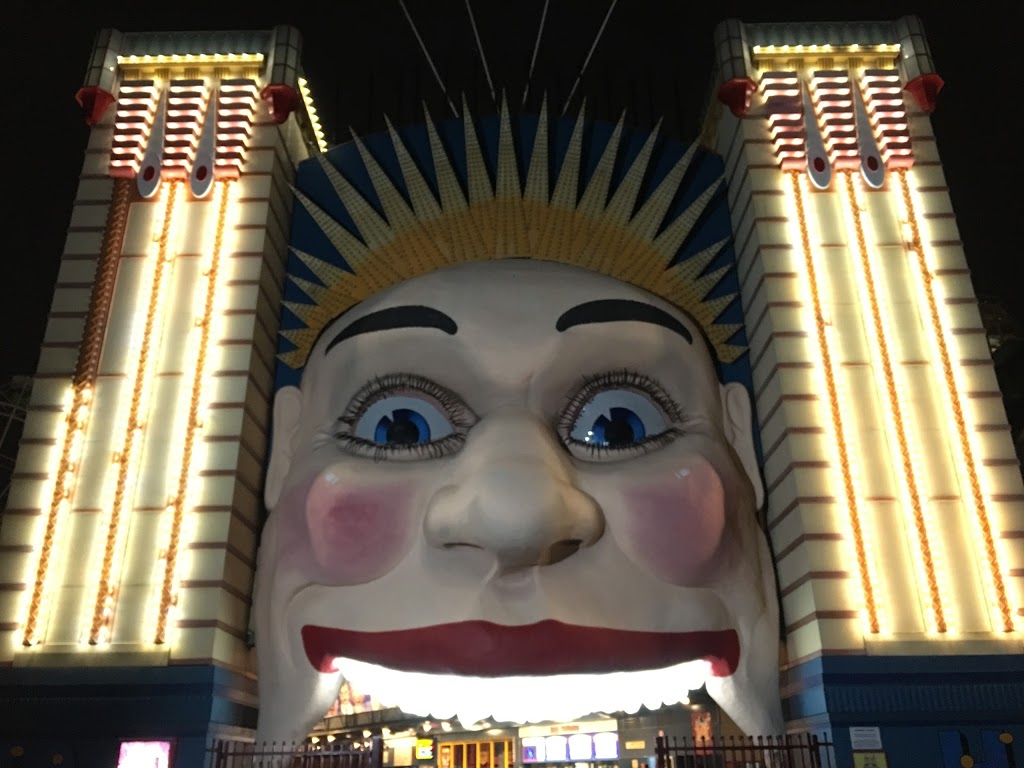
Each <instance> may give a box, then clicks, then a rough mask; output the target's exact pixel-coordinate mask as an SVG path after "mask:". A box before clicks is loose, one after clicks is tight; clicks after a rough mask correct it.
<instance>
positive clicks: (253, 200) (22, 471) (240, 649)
mask: <svg viewBox="0 0 1024 768" xmlns="http://www.w3.org/2000/svg"><path fill="white" fill-rule="evenodd" d="M112 113H113V110H110V112H108V115H107V117H106V120H105V121H104V123H103V124H102V125H99V126H97V127H96V128H94V129H93V131H92V133H91V135H90V142H89V148H88V150H87V154H86V159H85V164H84V168H83V176H82V180H81V182H80V186H79V192H78V197H77V199H76V203H75V208H74V211H73V214H72V223H71V227H70V229H69V235H68V239H67V244H66V247H65V253H64V256H63V258H62V261H61V267H60V271H59V276H58V280H57V285H56V287H55V295H54V301H53V305H52V308H51V317H50V322H49V325H48V328H47V332H46V337H45V340H44V346H43V350H42V353H41V357H40V364H39V372H38V375H37V379H36V382H35V387H34V390H33V395H32V399H31V402H30V409H29V416H28V418H27V422H26V426H25V432H24V438H23V445H22V448H21V450H20V452H19V457H18V464H17V467H16V470H15V477H14V482H13V485H12V489H11V495H10V501H9V510H8V512H7V514H6V516H5V525H4V527H3V532H2V534H0V535H2V539H0V555H2V556H0V663H7V664H10V663H15V664H66V663H72V664H76V663H82V664H95V663H150V664H151V663H158V664H165V663H210V662H213V663H217V664H221V665H224V666H229V667H232V668H236V669H240V670H248V669H249V666H250V665H249V652H248V650H247V648H246V646H245V633H246V628H247V625H248V610H249V606H248V603H249V596H250V592H251V586H252V577H253V568H254V563H255V553H256V546H257V540H258V531H259V526H260V523H261V517H262V513H261V508H262V507H261V505H262V502H261V499H260V493H261V488H262V465H263V459H264V454H265V450H266V439H267V431H268V419H269V410H270V398H271V393H272V391H273V370H274V359H275V352H276V336H277V327H278V321H279V307H280V298H281V291H282V286H283V281H284V262H285V259H286V254H287V228H288V224H289V220H290V210H291V192H290V189H289V184H290V183H291V181H292V180H293V177H294V168H295V165H296V164H297V163H298V162H300V161H301V160H302V159H304V158H305V157H306V154H307V150H306V148H305V145H304V142H303V141H302V137H301V135H300V131H299V129H298V127H297V125H296V121H295V118H294V117H292V118H290V119H289V120H288V121H287V122H286V123H285V124H283V125H280V126H278V125H276V124H274V123H273V122H272V121H271V120H270V117H269V114H268V113H267V111H266V106H265V105H263V104H260V105H259V107H258V112H257V123H256V125H255V126H254V133H253V137H252V140H251V143H250V146H249V150H248V158H247V162H246V165H245V166H244V172H243V174H242V177H241V179H239V180H238V181H237V182H231V183H229V187H230V189H231V192H230V195H231V201H232V202H231V204H230V205H229V206H228V209H227V216H226V222H225V223H226V226H225V228H224V234H223V247H222V250H221V266H220V276H219V280H218V285H219V286H220V288H219V294H218V297H219V300H220V304H219V306H220V308H221V310H222V311H220V312H219V313H218V314H219V315H220V317H219V320H216V319H215V324H214V333H213V335H212V336H211V341H210V347H209V348H210V356H209V362H208V364H207V368H206V377H205V378H206V386H207V387H210V388H211V395H210V397H209V398H207V400H208V409H207V410H208V415H207V416H206V417H205V418H204V419H203V424H202V431H201V433H200V436H199V438H198V443H199V445H198V449H197V451H196V453H195V454H194V456H195V457H196V460H197V461H199V462H200V464H199V465H197V466H196V467H194V468H193V470H192V477H193V480H192V482H193V483H197V484H198V489H197V490H196V491H195V495H194V497H193V502H194V505H193V507H192V508H191V509H190V510H189V511H187V512H186V515H185V518H186V525H185V528H184V531H183V536H182V546H181V556H182V557H183V560H182V562H181V566H180V570H179V573H180V574H181V581H180V593H179V596H178V604H177V605H178V608H177V610H178V615H177V621H176V622H174V624H176V626H174V627H173V628H172V631H171V633H170V635H169V637H168V642H167V643H165V644H163V645H156V644H154V642H153V637H154V635H153V627H154V616H155V611H156V608H157V607H158V606H159V599H160V592H161V587H162V584H163V566H162V563H161V562H159V560H160V557H161V555H162V552H163V551H164V550H165V549H166V545H167V543H168V540H169V539H168V536H169V520H170V515H171V513H170V511H169V510H168V509H167V505H168V499H169V498H170V497H172V496H173V495H174V494H175V492H176V488H177V484H178V476H179V474H180V471H181V464H182V461H181V456H182V446H183V432H184V430H183V424H184V423H186V422H185V421H184V420H183V413H182V411H183V409H184V410H185V412H186V414H185V415H187V408H188V405H189V403H190V398H191V389H192V379H193V370H194V360H193V359H192V357H191V352H192V347H191V346H190V345H194V344H196V343H197V339H198V332H197V331H196V328H195V319H196V316H197V312H199V310H201V308H202V306H203V305H202V302H203V300H204V299H205V287H204V281H203V280H202V276H201V271H202V269H203V265H204V264H205V263H206V262H208V259H209V255H210V252H211V249H212V247H213V234H214V231H215V229H216V226H215V225H216V219H217V216H218V209H217V204H216V202H215V201H216V199H217V198H216V195H215V194H214V195H211V196H210V197H208V198H206V199H204V200H202V201H198V200H191V199H189V195H188V194H187V192H186V191H185V188H184V186H182V187H180V188H179V189H178V203H177V204H176V206H175V224H176V227H175V228H176V236H174V237H173V238H172V241H171V242H169V243H168V249H167V251H168V257H169V258H171V261H170V262H168V263H167V265H166V270H165V273H166V279H165V281H164V288H163V290H164V291H165V311H164V313H163V322H162V324H161V326H162V327H155V331H154V341H153V353H154V354H156V356H157V362H156V366H155V370H154V371H153V373H154V376H153V377H152V396H151V399H150V405H149V408H148V409H147V412H146V413H145V414H144V416H143V419H144V432H143V435H142V438H141V443H140V444H139V446H138V448H137V449H136V450H137V452H138V454H139V457H140V462H141V463H140V466H139V471H138V482H136V483H134V485H133V487H132V488H131V489H130V491H129V493H130V503H129V504H128V507H127V517H126V519H125V520H124V526H123V529H124V530H123V538H122V544H121V546H120V547H118V548H117V561H116V563H117V567H116V568H115V572H114V574H112V578H113V580H114V581H115V582H116V583H117V585H118V596H117V600H116V605H115V609H114V616H113V622H112V626H111V628H110V629H111V634H110V642H109V643H100V644H98V645H89V644H86V643H83V642H82V641H83V639H85V638H87V637H88V630H89V626H90V623H91V619H92V615H93V606H94V604H95V599H96V584H97V582H96V573H97V568H98V564H99V562H101V560H102V554H103V550H104V542H105V541H106V539H107V530H106V523H107V517H106V514H105V513H108V512H109V507H110V503H109V493H110V491H109V486H110V478H111V473H112V471H114V470H112V468H111V458H112V455H113V453H114V452H115V451H117V450H118V446H119V445H121V444H122V443H123V439H124V438H123V434H121V433H116V434H115V432H117V430H116V429H115V425H116V424H117V414H118V413H121V414H122V422H123V412H124V403H125V401H126V398H130V396H131V394H132V392H131V389H132V386H133V381H134V376H135V370H136V363H137V360H136V359H135V358H134V357H133V354H132V353H131V352H129V338H130V336H131V333H130V328H131V323H132V318H133V317H134V316H135V314H136V313H138V312H140V311H145V309H146V306H147V304H148V299H149V295H148V289H147V286H146V285H141V284H140V281H141V280H142V279H143V278H144V277H145V274H146V271H145V267H146V265H147V264H149V263H152V262H151V260H152V259H153V258H154V244H153V243H154V236H155V234H157V233H155V232H154V226H155V225H157V224H158V223H159V217H160V214H161V207H162V206H163V203H162V202H161V199H160V198H157V199H156V201H155V202H150V201H136V202H134V203H132V204H131V207H130V210H129V213H128V221H127V228H126V233H125V237H124V241H123V246H122V248H121V251H120V256H119V261H118V270H117V280H116V284H115V289H114V295H113V302H112V307H111V314H110V318H109V322H108V327H107V331H106V334H105V338H104V342H103V351H102V356H101V359H100V364H99V378H98V380H97V381H96V384H95V386H94V387H93V392H94V395H93V403H92V408H91V416H90V421H89V428H88V431H87V433H86V443H85V450H84V453H83V457H82V461H81V466H80V468H79V471H78V479H77V483H76V487H75V493H74V496H73V503H72V505H71V509H70V511H69V513H68V514H67V515H66V519H64V520H63V521H62V525H61V535H60V536H59V537H58V540H57V548H56V550H55V557H54V559H53V565H52V571H53V575H52V577H51V581H50V582H49V583H50V584H51V585H52V589H51V590H50V594H49V598H50V600H49V606H50V610H49V611H48V613H47V615H46V623H45V626H44V627H42V628H41V630H40V636H41V642H40V643H39V644H38V645H36V646H33V647H32V648H25V647H24V646H22V644H21V633H20V632H19V629H20V628H21V627H22V626H23V623H24V617H25V612H26V596H27V594H28V592H29V591H30V590H31V588H32V583H33V582H34V580H35V568H36V564H37V562H38V556H39V555H38V553H39V544H40V541H41V535H42V529H43V526H45V521H46V517H47V515H48V513H49V508H50V494H52V487H53V485H52V475H53V467H54V462H55V461H56V457H57V455H58V451H59V448H58V447H57V443H58V442H59V441H58V439H57V438H59V436H60V430H61V425H62V424H63V423H64V415H63V413H62V410H63V407H64V406H63V403H64V402H65V395H66V393H67V391H68V390H69V388H70V387H71V385H72V376H73V374H74V371H75V366H76V361H77V358H78V352H79V347H80V346H81V341H82V334H83V330H84V324H85V315H86V311H87V309H88V304H89V298H90V295H91V292H92V288H93V287H94V286H93V279H94V273H95V269H96V262H97V258H98V255H99V252H100V248H101V245H102V240H103V232H104V229H105V225H106V221H107V211H108V209H109V207H110V202H111V194H112V193H111V190H112V185H113V181H112V180H111V179H109V178H108V177H107V163H108V160H109V149H110V142H111V134H112ZM147 260H150V261H147ZM140 288H142V289H143V290H140ZM200 314H201V313H200ZM190 366H191V367H190ZM122 426H123V423H122Z"/></svg>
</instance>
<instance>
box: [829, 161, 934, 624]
mask: <svg viewBox="0 0 1024 768" xmlns="http://www.w3.org/2000/svg"><path fill="white" fill-rule="evenodd" d="M841 179H842V181H841V189H840V190H839V197H840V205H841V206H842V208H843V213H844V217H845V218H846V220H847V227H848V229H849V230H850V231H851V232H852V234H853V235H854V240H855V243H854V244H853V246H854V249H855V250H856V253H854V254H853V261H854V264H855V266H856V267H858V268H859V275H858V278H859V279H857V280H856V283H857V286H858V288H859V290H860V293H861V305H862V306H864V307H866V308H867V309H868V310H869V316H870V320H871V326H870V328H869V329H868V341H869V344H868V346H869V347H870V348H871V349H872V351H873V352H874V353H875V354H874V357H875V358H876V359H875V360H874V361H872V366H871V367H872V370H873V371H874V373H875V378H876V384H877V387H878V390H879V392H884V393H885V395H886V398H887V400H888V402H889V418H888V419H883V421H884V422H885V424H886V425H887V427H888V429H887V431H888V433H889V437H890V440H891V441H893V443H894V444H895V446H894V447H896V448H897V449H898V451H899V461H900V465H901V466H902V469H903V473H902V474H903V478H902V482H901V480H900V478H899V477H898V475H899V473H897V480H896V483H897V485H898V486H899V488H900V491H901V496H902V497H903V498H902V506H903V507H904V512H905V513H907V514H908V515H909V520H908V523H909V524H910V526H911V527H912V528H913V529H914V531H915V533H916V550H917V551H916V554H917V556H918V557H916V558H915V559H916V560H917V564H918V567H919V568H920V569H921V573H920V575H921V576H923V580H924V583H925V586H926V588H927V590H928V597H929V602H930V606H931V621H930V622H929V624H930V628H931V629H932V630H933V631H935V632H940V633H942V632H946V631H948V629H949V626H948V623H947V617H946V611H945V608H944V606H943V598H942V593H941V590H940V588H939V580H938V576H937V574H936V571H937V569H936V563H935V559H936V553H935V552H934V551H933V549H932V544H931V537H930V536H929V532H928V525H927V521H926V520H925V514H924V503H923V501H922V499H921V489H920V483H919V482H918V478H917V469H916V463H917V461H918V459H917V458H916V457H915V456H914V455H913V451H912V449H911V445H910V439H909V438H908V436H907V432H908V429H907V427H908V424H909V416H908V415H907V414H905V413H904V412H903V406H902V404H901V402H900V401H901V397H900V391H901V390H902V389H904V388H903V387H900V386H899V385H898V384H897V380H896V379H897V374H896V372H895V370H894V368H893V362H892V357H891V355H890V354H889V342H888V338H889V333H890V328H891V324H888V325H887V324H886V322H885V321H884V319H883V309H882V304H881V302H880V301H879V290H878V282H879V280H880V275H876V273H875V269H873V268H872V265H871V256H870V254H869V251H868V244H867V240H866V238H865V235H864V222H863V219H862V215H861V204H860V201H859V199H858V197H857V191H856V188H855V184H854V180H853V174H852V172H850V171H843V172H842V173H841ZM872 340H873V341H874V343H871V342H872ZM911 538H912V540H913V539H914V537H911Z"/></svg>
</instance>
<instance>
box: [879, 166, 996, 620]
mask: <svg viewBox="0 0 1024 768" xmlns="http://www.w3.org/2000/svg"><path fill="white" fill-rule="evenodd" d="M896 178H897V179H899V184H900V192H901V194H902V195H903V205H904V206H905V207H906V210H907V220H908V222H909V224H910V235H911V242H910V245H911V247H912V248H913V250H914V253H915V254H916V256H917V258H916V262H917V263H916V265H915V266H916V267H917V269H918V271H919V273H920V275H921V282H922V284H923V285H924V287H925V295H926V297H927V300H928V314H929V316H930V318H931V321H932V326H933V328H934V330H935V334H934V337H935V341H936V344H937V346H938V350H939V360H940V363H941V365H942V376H943V379H944V380H945V384H946V388H947V391H948V393H949V402H950V406H951V407H952V409H953V420H954V421H955V422H956V431H957V436H958V437H959V440H960V450H961V452H962V453H963V458H964V465H965V467H966V470H967V477H968V479H969V481H970V485H971V496H972V497H973V499H974V511H975V514H976V515H977V517H978V524H979V526H980V527H981V536H982V545H983V546H984V548H985V557H986V559H987V561H988V568H989V573H990V575H991V577H992V584H993V586H994V587H995V592H996V601H997V603H998V605H999V613H1000V615H1001V617H1002V619H1003V631H1004V632H1013V631H1014V622H1013V612H1012V611H1011V609H1010V601H1009V599H1008V598H1007V595H1006V585H1005V584H1004V582H1003V574H1002V571H1001V569H1000V567H999V557H998V555H997V553H996V545H995V539H994V537H993V536H992V526H991V524H990V523H989V518H988V511H987V509H986V505H985V496H984V494H983V493H982V490H981V480H980V478H979V477H978V469H977V463H976V461H975V458H974V451H973V450H972V449H971V441H970V437H969V435H968V434H967V420H966V419H965V418H964V410H963V405H962V401H961V399H960V393H959V391H958V389H957V384H956V378H955V376H954V374H953V362H952V359H951V358H950V354H949V347H948V346H947V344H946V329H945V327H944V326H943V323H942V320H941V316H940V314H939V305H938V302H937V301H936V299H935V289H934V287H933V285H932V280H933V279H934V278H933V276H932V273H931V271H930V270H929V269H928V264H927V261H926V260H925V254H924V243H923V241H922V240H921V229H920V226H919V225H918V221H917V212H916V210H915V208H914V200H913V196H912V195H911V194H910V182H909V180H908V179H907V173H906V171H905V170H899V171H897V172H896Z"/></svg>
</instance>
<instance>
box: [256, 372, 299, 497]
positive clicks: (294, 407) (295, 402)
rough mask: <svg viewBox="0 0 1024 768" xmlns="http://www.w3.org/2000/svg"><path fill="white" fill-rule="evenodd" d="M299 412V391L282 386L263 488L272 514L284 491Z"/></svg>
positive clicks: (274, 419) (296, 431)
mask: <svg viewBox="0 0 1024 768" xmlns="http://www.w3.org/2000/svg"><path fill="white" fill-rule="evenodd" d="M301 413H302V392H301V391H300V390H299V388H298V387H282V388H281V389H279V390H278V392H277V395H276V396H275V397H274V418H273V434H272V437H271V442H270V464H269V465H268V466H267V480H266V485H265V486H264V489H263V500H264V502H266V505H267V509H269V510H271V511H273V510H274V507H276V506H277V502H278V500H279V499H280V498H281V491H283V490H284V479H285V478H286V477H287V476H288V470H289V469H290V468H291V465H292V453H293V452H294V450H295V436H296V434H297V433H298V429H299V416H300V415H301Z"/></svg>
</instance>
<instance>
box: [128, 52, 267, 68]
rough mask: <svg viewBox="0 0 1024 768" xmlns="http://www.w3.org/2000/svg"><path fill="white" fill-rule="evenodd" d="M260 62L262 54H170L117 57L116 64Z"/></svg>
mask: <svg viewBox="0 0 1024 768" xmlns="http://www.w3.org/2000/svg"><path fill="white" fill-rule="evenodd" d="M262 61H263V54H262V53H172V54H162V55H151V54H145V55H141V56H118V57H117V63H118V64H120V65H121V66H126V65H128V66H130V65H137V64H227V63H231V64H259V63H261V62H262Z"/></svg>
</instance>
